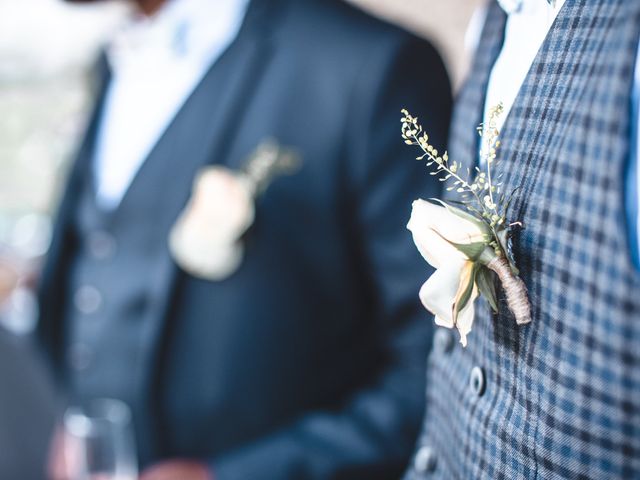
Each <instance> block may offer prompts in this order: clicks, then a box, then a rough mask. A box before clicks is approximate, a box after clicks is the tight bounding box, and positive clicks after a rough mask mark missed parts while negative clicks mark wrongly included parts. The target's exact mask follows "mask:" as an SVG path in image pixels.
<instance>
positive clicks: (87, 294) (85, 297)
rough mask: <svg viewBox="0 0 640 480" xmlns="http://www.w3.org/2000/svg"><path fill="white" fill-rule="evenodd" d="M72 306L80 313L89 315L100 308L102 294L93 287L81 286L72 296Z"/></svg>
mask: <svg viewBox="0 0 640 480" xmlns="http://www.w3.org/2000/svg"><path fill="white" fill-rule="evenodd" d="M73 305H74V306H75V307H76V309H77V310H78V311H79V312H80V313H83V314H85V315H91V314H92V313H96V312H97V311H98V310H99V309H100V307H101V306H102V294H101V293H100V291H99V290H98V289H97V288H95V287H92V286H90V285H83V286H82V287H80V288H78V290H77V291H76V293H75V294H74V296H73Z"/></svg>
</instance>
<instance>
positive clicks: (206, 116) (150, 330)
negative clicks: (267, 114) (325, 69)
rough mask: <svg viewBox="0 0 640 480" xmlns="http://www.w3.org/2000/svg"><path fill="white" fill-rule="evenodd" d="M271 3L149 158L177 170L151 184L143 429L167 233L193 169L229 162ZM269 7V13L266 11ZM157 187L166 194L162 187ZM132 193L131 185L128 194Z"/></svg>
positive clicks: (164, 287) (170, 269) (168, 285)
mask: <svg viewBox="0 0 640 480" xmlns="http://www.w3.org/2000/svg"><path fill="white" fill-rule="evenodd" d="M273 3H274V1H273V0H269V1H267V0H259V1H256V0H254V2H253V4H252V5H251V6H250V8H249V11H248V13H247V18H246V19H245V24H244V26H243V27H242V29H241V31H240V33H239V35H238V38H237V39H236V41H235V42H234V43H233V44H232V45H231V47H230V48H229V50H228V51H227V52H226V53H225V55H224V56H223V57H222V58H221V59H220V61H219V62H218V63H217V64H216V65H215V66H214V67H213V68H212V70H211V71H210V72H209V74H208V75H207V76H206V77H205V79H204V80H203V82H202V83H201V85H200V86H199V87H198V89H197V91H196V92H194V95H193V96H192V97H191V99H190V100H189V101H188V102H187V104H186V105H185V108H184V109H183V111H181V112H180V113H179V114H178V116H177V117H176V119H175V121H174V122H173V124H172V126H171V127H170V128H169V130H168V131H167V132H166V134H165V135H164V137H163V138H162V139H161V141H160V142H159V143H158V146H157V147H156V149H155V150H154V152H153V153H152V156H164V157H166V158H168V159H171V160H173V165H174V166H175V165H176V163H178V166H176V167H173V168H171V169H169V168H167V169H165V175H164V178H163V179H162V180H161V179H157V180H159V181H160V184H158V185H156V187H155V188H156V189H158V190H160V191H161V192H162V194H161V195H159V196H158V198H157V200H158V204H157V205H156V207H155V208H156V209H159V211H161V217H162V219H161V221H160V222H159V225H158V227H157V228H158V234H159V235H162V237H161V238H163V239H165V240H164V243H163V254H162V255H161V261H158V262H157V264H156V268H155V272H154V274H153V277H152V278H154V279H155V281H154V283H153V285H151V286H150V292H151V298H150V301H149V304H150V305H151V307H150V309H149V311H148V317H147V318H146V319H145V320H144V325H145V331H144V332H143V338H144V339H145V341H144V344H143V345H142V346H141V348H142V349H143V350H142V354H141V362H140V370H139V371H138V372H137V375H138V376H139V381H138V382H137V384H138V385H139V386H140V388H141V389H142V392H141V395H140V396H139V398H141V401H142V402H143V405H142V406H143V408H140V409H139V411H141V412H146V414H147V415H149V418H148V419H143V420H142V421H143V422H144V423H143V424H145V425H148V426H152V425H154V421H153V418H154V416H155V415H156V414H157V412H153V411H150V410H149V407H150V406H151V405H154V404H155V403H154V402H153V399H154V398H156V397H155V396H154V391H155V389H154V387H156V386H157V382H158V381H159V378H158V377H157V373H158V369H157V368H156V367H157V364H158V360H159V357H160V354H161V348H162V345H163V343H164V342H163V341H162V337H163V332H165V330H166V327H167V322H168V321H170V306H171V302H172V300H173V298H174V293H175V292H176V290H177V289H178V288H179V282H180V279H181V275H180V271H179V269H178V267H177V266H176V264H175V263H174V261H173V259H172V257H171V255H170V252H169V249H168V244H167V239H168V236H169V232H170V230H171V227H172V226H173V224H174V223H175V221H176V219H177V218H178V216H179V215H180V213H181V211H182V210H183V209H184V207H185V206H186V204H187V202H188V200H189V197H190V195H191V186H192V180H193V178H194V176H195V174H196V172H197V171H198V169H199V168H201V167H202V166H204V165H206V164H209V163H228V162H229V161H230V159H227V158H226V157H227V153H228V148H229V146H230V143H231V141H232V139H233V138H234V136H235V134H236V132H235V131H236V128H237V125H238V118H239V117H240V116H241V114H242V112H243V110H244V106H245V104H246V102H248V101H250V99H251V97H252V93H253V90H254V88H255V86H256V85H257V82H258V79H259V77H260V74H261V72H262V71H263V69H264V67H265V66H266V64H267V62H268V60H269V58H270V52H271V51H272V50H271V41H270V36H269V33H270V32H269V31H267V28H268V27H269V26H271V25H272V23H273V19H271V18H269V16H270V15H272V14H273V12H274V11H275V10H276V9H274V8H273ZM269 4H271V8H268V6H269ZM213 88H217V89H219V91H218V94H217V95H213V97H214V98H215V99H216V102H215V103H214V104H210V103H208V102H206V99H207V96H208V95H207V92H208V91H209V90H210V89H213ZM201 100H202V102H201ZM150 159H151V158H150ZM167 165H169V162H167ZM141 173H142V174H143V175H141V176H140V179H142V178H143V176H144V166H143V167H142V170H141ZM140 181H141V180H140ZM134 182H135V181H134ZM162 182H164V183H165V186H166V187H167V188H164V187H163V184H162ZM171 185H179V188H171ZM134 189H135V186H134V185H132V191H133V190H134ZM140 190H143V189H140ZM135 201H137V199H136V196H135V194H131V195H128V196H127V197H125V199H124V200H123V205H122V206H123V207H125V208H126V203H125V202H135ZM156 403H157V402H156ZM148 434H149V435H150V438H148V439H143V440H142V441H141V442H140V443H141V445H145V444H147V445H148V444H150V442H151V441H152V440H156V441H157V439H158V438H159V436H158V435H157V432H154V431H148ZM143 456H145V457H146V455H144V454H143Z"/></svg>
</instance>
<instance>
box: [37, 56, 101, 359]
mask: <svg viewBox="0 0 640 480" xmlns="http://www.w3.org/2000/svg"><path fill="white" fill-rule="evenodd" d="M90 78H91V85H90V89H91V90H92V91H93V92H94V93H95V98H96V99H97V101H96V106H95V108H94V110H93V112H92V113H91V115H90V117H89V123H88V126H87V130H86V133H85V136H84V140H83V142H82V144H81V146H80V149H79V150H78V153H77V155H76V161H75V162H74V164H73V167H72V170H71V172H70V174H69V180H68V182H67V188H66V190H65V192H64V195H63V198H62V201H61V203H60V207H59V210H58V211H59V213H58V217H57V219H56V222H55V229H54V232H53V236H52V239H51V245H50V247H49V251H48V254H47V261H46V264H45V266H44V269H43V273H42V279H41V281H40V286H39V304H40V305H41V306H42V307H44V308H42V309H41V312H40V321H39V325H38V332H37V335H38V337H39V340H40V342H41V344H42V345H43V347H44V348H45V349H46V350H47V352H48V353H49V354H50V355H51V358H54V359H55V361H57V362H61V361H62V357H61V353H62V352H61V348H62V346H63V344H64V338H63V332H64V329H63V328H62V326H61V325H60V321H61V319H62V317H63V312H62V309H63V307H64V304H63V302H64V298H65V297H66V292H64V291H63V288H64V287H63V286H64V284H65V282H64V281H61V276H63V275H64V274H65V272H66V271H67V266H68V261H69V255H70V253H71V252H72V251H73V250H74V243H75V239H74V236H73V232H72V221H73V215H74V212H75V211H76V206H77V205H78V202H79V197H80V195H81V193H82V188H83V184H84V183H83V182H84V181H85V179H86V178H87V175H90V168H91V160H92V157H93V149H94V141H95V138H96V132H97V129H98V127H99V123H100V116H101V112H102V106H103V104H104V99H105V94H106V91H107V87H108V85H109V81H110V78H111V72H110V70H109V66H108V63H107V58H106V56H105V54H104V53H101V54H100V56H99V57H98V60H97V62H96V64H95V66H94V68H93V71H92V72H91V75H90ZM89 178H90V177H89Z"/></svg>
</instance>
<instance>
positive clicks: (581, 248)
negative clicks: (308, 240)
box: [406, 0, 640, 480]
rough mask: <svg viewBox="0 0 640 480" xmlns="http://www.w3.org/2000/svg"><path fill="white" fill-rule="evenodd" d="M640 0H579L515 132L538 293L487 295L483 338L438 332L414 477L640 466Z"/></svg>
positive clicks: (532, 287) (464, 141)
mask: <svg viewBox="0 0 640 480" xmlns="http://www.w3.org/2000/svg"><path fill="white" fill-rule="evenodd" d="M505 22H506V17H505V14H504V12H503V11H502V10H501V9H500V7H499V6H498V5H497V4H496V3H495V2H494V3H492V5H491V6H490V8H489V13H488V18H487V22H486V24H485V27H484V31H483V35H482V40H481V43H480V46H479V49H478V52H477V54H476V59H475V63H474V65H473V70H472V73H471V76H470V78H469V80H468V81H467V84H466V86H465V87H464V89H463V91H462V92H461V94H460V98H459V100H458V107H457V112H456V115H455V118H454V124H453V130H452V142H451V145H450V147H451V148H450V153H451V158H453V159H457V160H459V161H463V162H467V163H473V162H474V161H475V160H476V158H477V152H478V136H477V134H476V132H475V127H476V126H477V124H478V123H480V121H481V116H482V110H483V101H484V96H485V91H486V87H487V83H488V79H489V74H490V71H491V68H492V65H493V63H494V61H495V59H496V57H497V55H498V53H499V50H500V48H501V46H502V41H503V38H504V37H503V35H504V26H505ZM639 36H640V1H638V0H567V2H566V4H565V6H564V7H563V9H562V11H561V12H560V14H559V16H558V18H557V20H556V22H555V24H554V26H553V27H552V29H551V31H550V33H549V35H548V37H547V39H546V41H545V43H544V45H543V46H542V48H541V50H540V51H539V52H538V56H537V58H536V60H535V62H534V64H533V67H532V69H531V71H530V72H529V75H528V77H527V79H526V81H525V84H524V86H523V88H522V90H521V91H520V94H519V96H518V98H517V99H516V102H515V105H514V107H513V109H512V111H511V113H510V114H509V117H508V118H507V120H506V124H505V126H504V128H503V130H502V135H501V136H502V143H503V147H502V149H501V151H500V153H499V164H500V165H499V166H498V167H497V168H498V169H499V170H501V171H502V172H503V173H504V178H505V191H510V189H512V188H515V187H519V190H518V192H517V194H516V200H515V201H514V203H513V204H512V206H511V208H510V213H509V220H510V221H516V220H519V221H522V222H523V223H524V226H525V228H524V230H522V231H521V232H520V233H518V234H517V235H516V236H515V238H514V251H515V255H516V258H517V262H518V264H519V267H520V268H521V273H522V276H523V279H524V281H525V283H526V284H527V287H528V289H529V294H530V298H531V302H532V305H533V322H532V323H531V324H530V325H528V326H525V327H517V326H516V324H515V320H514V318H513V317H512V315H511V314H510V313H509V312H508V310H507V308H506V306H505V305H504V301H502V304H503V305H502V308H501V311H500V313H499V314H498V315H492V313H491V312H490V310H489V308H488V306H487V304H486V302H485V301H479V302H478V305H477V311H476V319H475V324H474V327H473V331H472V332H471V334H470V336H469V346H468V347H467V348H466V349H464V348H462V347H461V346H460V345H459V344H458V342H457V339H456V338H455V337H454V335H453V333H452V332H450V331H449V330H441V331H439V332H437V334H436V336H435V345H434V351H433V353H432V355H431V358H430V360H429V365H428V387H427V388H428V391H427V414H426V417H425V424H424V429H423V433H422V435H421V438H420V440H419V445H418V447H417V449H416V454H415V457H414V462H413V466H412V468H411V470H410V471H409V472H408V473H407V477H406V479H407V480H418V479H423V478H438V479H462V480H469V479H491V480H499V479H509V480H512V479H555V478H570V479H580V478H585V479H586V478H589V479H598V480H600V479H625V480H626V479H640V274H639V273H638V272H637V271H635V270H634V268H633V266H632V262H631V259H630V254H629V245H628V243H627V242H628V240H627V230H626V229H627V226H626V224H625V220H624V219H625V215H624V182H625V175H624V172H625V166H626V162H627V161H628V158H629V156H630V95H631V90H632V85H633V71H634V65H635V59H636V51H637V48H638V40H639Z"/></svg>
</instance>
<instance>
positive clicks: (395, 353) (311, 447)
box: [211, 35, 452, 480]
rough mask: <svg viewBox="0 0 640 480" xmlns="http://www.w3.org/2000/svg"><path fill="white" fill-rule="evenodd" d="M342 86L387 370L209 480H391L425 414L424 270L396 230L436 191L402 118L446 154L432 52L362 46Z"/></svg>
mask: <svg viewBox="0 0 640 480" xmlns="http://www.w3.org/2000/svg"><path fill="white" fill-rule="evenodd" d="M352 88H353V94H352V96H351V102H350V105H348V106H345V109H346V111H347V117H348V118H347V120H346V121H345V123H346V125H345V145H346V146H345V152H346V153H345V157H346V158H345V163H344V165H345V172H344V176H345V179H344V180H345V185H347V187H346V188H347V190H348V198H349V199H350V200H349V206H348V208H349V209H350V218H351V219H352V228H353V230H354V233H353V235H352V238H353V239H354V240H353V241H354V242H355V248H354V251H357V252H358V254H359V255H360V256H361V257H362V258H361V259H360V261H361V262H362V264H363V265H364V268H365V271H366V272H367V275H366V276H367V279H368V283H369V285H368V286H367V289H368V291H369V292H370V293H369V296H370V300H371V303H372V309H371V311H372V312H373V314H372V317H373V318H372V321H374V322H376V325H377V330H376V331H377V333H378V337H379V342H380V344H381V348H382V349H383V350H384V352H385V356H384V358H385V363H384V365H383V366H382V368H379V369H378V371H379V373H378V375H377V376H376V378H375V380H374V381H373V382H371V383H370V384H369V385H368V386H367V387H366V388H364V389H362V390H360V391H358V392H357V393H356V394H354V395H353V397H352V398H350V399H349V400H348V401H347V402H345V404H344V405H343V406H342V408H341V409H340V410H338V411H317V412H309V413H308V414H307V415H306V416H304V417H302V418H299V419H298V420H297V421H296V422H294V423H293V424H291V425H289V426H287V427H286V428H284V429H282V430H281V431H279V432H276V433H274V434H272V435H270V436H268V437H266V438H262V439H260V440H258V441H256V442H255V443H253V444H250V445H248V446H245V447H244V448H241V449H240V450H236V451H232V452H228V453H227V454H226V455H223V456H222V457H220V458H216V459H213V460H212V462H211V467H212V470H213V472H214V477H215V479H216V480H339V479H345V480H358V479H362V480H375V479H394V478H398V477H399V476H400V475H401V474H402V472H403V471H404V469H405V468H406V466H407V463H408V461H409V458H410V455H411V451H412V449H413V444H414V442H415V439H416V436H417V434H418V429H419V427H420V424H421V419H422V415H423V410H424V387H425V385H424V384H425V380H424V379H425V364H426V357H427V355H428V350H429V348H430V346H431V334H432V332H433V328H432V324H433V322H432V321H431V319H430V317H429V315H428V314H427V312H426V311H425V310H424V309H423V308H422V307H421V306H420V305H419V300H418V291H419V288H420V286H421V284H422V283H423V282H424V281H425V280H426V278H427V277H428V275H429V273H430V272H429V267H428V265H427V264H426V262H424V261H423V260H422V259H421V258H420V257H419V255H418V253H417V251H416V248H415V247H414V245H413V243H412V240H411V236H410V234H409V232H408V231H407V230H406V223H407V221H408V219H409V215H410V210H411V203H412V201H413V200H414V199H416V198H418V197H422V198H430V197H437V196H438V195H439V182H437V181H436V180H435V178H434V177H431V176H430V175H429V174H428V171H427V169H426V167H425V166H424V163H423V162H417V161H416V160H415V157H416V153H417V152H415V151H413V150H412V147H408V146H406V145H404V143H403V141H402V138H401V135H400V118H401V113H400V110H401V109H402V108H404V107H406V108H408V109H409V110H410V111H411V112H412V113H413V114H414V115H420V119H421V122H422V123H423V125H424V127H425V130H427V131H428V132H429V134H430V137H431V139H432V141H433V143H434V144H435V145H439V146H440V145H441V146H443V147H444V145H445V142H446V137H447V130H448V125H449V118H450V110H451V103H452V100H451V90H450V85H449V80H448V77H447V73H446V71H445V68H444V66H443V64H442V61H441V59H440V57H439V56H438V54H437V53H436V51H435V50H434V49H433V48H432V47H431V46H430V45H429V44H428V43H426V42H424V41H422V40H418V39H416V38H414V37H411V36H409V35H399V36H398V39H397V40H396V41H393V42H388V44H387V45H385V46H384V47H383V48H372V49H371V51H370V52H369V54H368V58H367V59H366V60H365V61H363V66H362V68H361V70H360V74H359V78H358V79H357V81H356V82H354V85H353V86H352ZM372 368H377V366H372Z"/></svg>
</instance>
